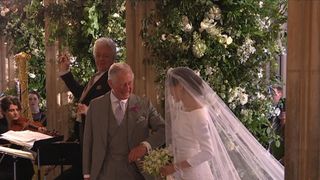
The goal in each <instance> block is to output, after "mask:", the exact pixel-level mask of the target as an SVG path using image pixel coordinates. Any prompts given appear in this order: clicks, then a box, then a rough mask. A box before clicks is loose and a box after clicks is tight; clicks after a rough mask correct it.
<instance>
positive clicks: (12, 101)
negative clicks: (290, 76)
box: [0, 96, 21, 112]
mask: <svg viewBox="0 0 320 180" xmlns="http://www.w3.org/2000/svg"><path fill="white" fill-rule="evenodd" d="M0 104H1V109H2V111H4V112H6V111H8V110H9V108H10V105H16V106H18V109H19V110H21V104H20V101H19V99H18V98H17V97H15V96H7V97H5V98H3V99H2V100H1V103H0Z"/></svg>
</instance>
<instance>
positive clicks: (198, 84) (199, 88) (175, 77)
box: [168, 67, 203, 95]
mask: <svg viewBox="0 0 320 180" xmlns="http://www.w3.org/2000/svg"><path fill="white" fill-rule="evenodd" d="M168 80H169V81H168V82H169V86H176V85H178V84H179V80H182V81H183V82H185V83H186V84H187V85H188V86H189V87H188V88H191V91H192V93H196V94H195V95H203V84H202V82H203V81H202V79H201V78H200V77H199V76H198V75H197V74H196V73H195V72H193V71H192V70H191V69H189V68H186V67H177V68H174V69H172V70H171V72H170V73H169V74H168Z"/></svg>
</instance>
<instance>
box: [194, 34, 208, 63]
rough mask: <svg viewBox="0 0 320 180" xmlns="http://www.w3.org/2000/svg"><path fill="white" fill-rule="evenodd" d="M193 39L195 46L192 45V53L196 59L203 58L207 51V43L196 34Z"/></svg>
mask: <svg viewBox="0 0 320 180" xmlns="http://www.w3.org/2000/svg"><path fill="white" fill-rule="evenodd" d="M193 39H194V44H193V45H192V53H193V55H194V56H195V57H197V58H201V57H202V56H204V54H205V52H206V50H207V45H206V44H205V41H204V40H203V39H201V38H200V36H199V34H198V33H196V32H194V33H193Z"/></svg>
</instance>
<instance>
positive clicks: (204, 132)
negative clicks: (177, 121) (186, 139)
mask: <svg viewBox="0 0 320 180" xmlns="http://www.w3.org/2000/svg"><path fill="white" fill-rule="evenodd" d="M192 131H193V135H194V138H196V140H197V142H198V143H199V147H200V152H199V153H197V154H196V155H194V156H192V157H191V158H189V159H187V162H188V163H189V164H190V165H191V166H192V167H194V166H197V165H199V164H201V163H203V162H205V161H208V160H211V159H212V157H213V153H214V149H213V144H212V143H213V142H212V140H213V138H212V137H211V133H210V130H209V120H208V118H207V117H206V116H205V115H204V114H199V118H197V119H194V120H193V121H192Z"/></svg>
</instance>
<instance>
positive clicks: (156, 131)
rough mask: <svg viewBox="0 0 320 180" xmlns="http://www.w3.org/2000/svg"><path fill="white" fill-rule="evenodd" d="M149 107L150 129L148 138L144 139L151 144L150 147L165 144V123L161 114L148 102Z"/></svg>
mask: <svg viewBox="0 0 320 180" xmlns="http://www.w3.org/2000/svg"><path fill="white" fill-rule="evenodd" d="M148 109H149V118H148V121H149V126H150V129H151V131H152V133H151V135H150V136H149V138H147V139H146V141H147V142H148V143H149V144H150V145H151V147H152V148H157V147H160V146H162V145H164V144H165V124H164V120H163V118H162V116H161V115H160V113H158V111H157V110H156V108H155V107H154V106H153V105H152V104H151V102H148Z"/></svg>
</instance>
